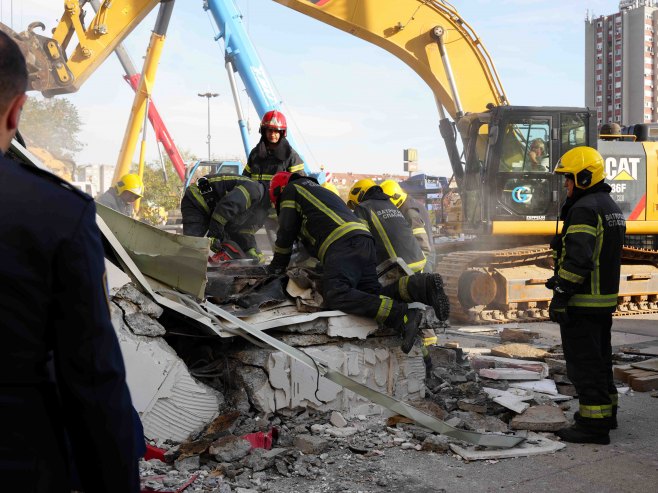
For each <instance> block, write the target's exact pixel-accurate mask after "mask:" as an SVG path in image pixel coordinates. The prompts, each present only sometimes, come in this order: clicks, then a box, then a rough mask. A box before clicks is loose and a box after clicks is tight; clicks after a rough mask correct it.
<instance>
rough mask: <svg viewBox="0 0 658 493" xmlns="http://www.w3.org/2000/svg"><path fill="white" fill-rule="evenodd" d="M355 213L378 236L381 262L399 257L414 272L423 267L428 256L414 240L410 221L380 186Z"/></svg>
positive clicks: (372, 188)
mask: <svg viewBox="0 0 658 493" xmlns="http://www.w3.org/2000/svg"><path fill="white" fill-rule="evenodd" d="M354 213H355V214H356V216H357V217H358V218H359V219H361V220H362V221H363V223H364V224H367V225H368V228H369V229H370V232H371V233H372V235H373V236H374V238H375V246H376V248H377V263H378V264H381V263H382V262H384V261H385V260H387V259H389V258H390V259H394V258H396V257H400V258H401V259H402V260H404V261H405V262H406V263H407V265H408V266H409V268H410V269H411V270H412V271H414V272H420V271H421V270H423V268H424V267H425V262H426V260H425V255H424V254H423V251H422V250H421V249H420V245H419V244H418V242H417V241H416V240H415V239H414V236H413V234H412V232H411V227H410V226H409V223H407V220H406V219H405V218H404V216H403V215H402V211H400V210H399V209H398V208H397V207H396V206H395V205H393V203H392V202H391V200H390V197H389V196H388V195H386V194H385V193H384V192H383V191H382V189H381V187H378V186H374V187H371V188H370V189H369V190H368V191H367V192H366V193H365V195H364V196H363V200H362V201H361V203H359V205H357V206H356V208H355V209H354ZM423 231H425V230H424V229H423Z"/></svg>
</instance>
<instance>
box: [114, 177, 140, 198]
mask: <svg viewBox="0 0 658 493" xmlns="http://www.w3.org/2000/svg"><path fill="white" fill-rule="evenodd" d="M126 191H127V192H131V193H134V194H135V195H137V196H138V197H140V198H141V197H142V194H143V193H144V183H143V182H142V179H141V178H140V177H139V175H136V174H134V173H128V174H127V175H123V176H122V177H121V179H120V180H119V181H118V182H117V193H118V194H119V195H121V194H122V193H123V192H126Z"/></svg>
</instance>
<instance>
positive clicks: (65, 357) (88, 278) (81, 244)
mask: <svg viewBox="0 0 658 493" xmlns="http://www.w3.org/2000/svg"><path fill="white" fill-rule="evenodd" d="M26 88H27V69H26V66H25V60H24V58H23V56H22V54H21V52H20V50H19V48H18V46H16V44H15V43H14V42H13V41H12V40H11V39H10V38H9V37H8V36H7V35H6V34H4V33H2V32H0V183H2V184H3V185H7V186H3V191H2V193H1V194H0V210H2V220H0V313H1V314H2V317H1V319H0V328H1V330H0V479H1V484H2V489H3V491H31V492H64V491H66V492H69V491H71V489H72V484H71V478H70V473H69V470H70V466H71V464H70V462H69V456H70V455H69V451H68V447H67V443H70V447H71V451H72V456H73V458H74V461H75V465H76V468H77V470H78V474H79V476H80V478H79V479H80V480H81V482H82V485H81V486H82V489H83V490H84V491H99V492H100V491H102V492H118V491H122V492H137V491H139V471H138V466H137V464H138V454H137V453H136V444H137V440H136V438H137V437H136V436H135V428H134V426H133V408H132V404H131V400H130V394H129V392H128V387H127V386H126V381H125V369H124V364H123V359H122V356H121V351H120V349H119V343H118V341H117V337H116V334H115V332H114V328H113V327H112V323H111V321H110V311H109V304H108V299H107V294H106V284H105V264H104V258H103V253H102V252H103V245H102V242H101V238H100V233H99V230H98V227H97V226H96V214H95V206H94V201H93V200H92V199H91V197H89V196H87V195H85V194H83V193H82V192H79V191H78V190H76V189H75V188H73V187H71V186H70V185H68V184H67V183H66V182H64V181H62V180H60V179H59V178H57V177H55V176H53V175H51V174H50V173H48V172H46V171H41V170H39V169H36V168H33V167H31V166H29V165H27V164H20V163H18V162H15V161H12V160H10V159H8V158H6V157H5V156H4V154H5V153H6V152H7V151H8V149H9V147H10V143H11V139H12V137H13V136H14V134H15V133H16V129H17V126H18V120H19V116H20V111H21V108H22V106H23V104H24V102H25V99H26V96H25V90H26ZM9 184H10V186H9ZM140 438H142V443H143V437H140Z"/></svg>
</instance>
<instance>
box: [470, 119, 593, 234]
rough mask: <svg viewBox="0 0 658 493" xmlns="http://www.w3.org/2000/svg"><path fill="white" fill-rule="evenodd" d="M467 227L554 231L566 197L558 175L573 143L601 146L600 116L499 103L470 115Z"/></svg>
mask: <svg viewBox="0 0 658 493" xmlns="http://www.w3.org/2000/svg"><path fill="white" fill-rule="evenodd" d="M458 128H459V130H460V132H461V134H462V140H463V142H464V158H465V164H464V168H463V170H464V172H463V176H462V179H461V181H462V183H461V187H460V193H461V195H462V206H463V209H464V211H463V220H464V222H465V224H463V225H462V230H463V231H465V232H471V233H477V234H482V233H484V234H493V235H510V234H517V235H518V234H530V235H532V234H542V235H543V234H550V233H551V231H549V229H551V228H552V229H553V230H554V223H553V222H552V220H555V219H556V217H557V215H558V214H559V210H560V205H561V203H562V202H563V200H564V198H565V191H564V188H563V183H562V180H561V179H560V178H559V177H558V176H556V175H555V174H553V169H555V166H556V164H557V161H558V160H559V158H560V156H562V154H564V153H565V152H566V151H568V150H569V149H571V148H573V147H577V146H582V145H593V146H596V124H595V122H594V115H593V114H592V112H590V111H589V110H588V109H586V108H551V107H545V108H537V107H525V106H499V107H494V108H492V109H491V110H490V111H487V112H484V113H477V114H470V115H469V114H467V115H466V116H464V117H463V118H462V120H461V121H460V122H459V124H458Z"/></svg>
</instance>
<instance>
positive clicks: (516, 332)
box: [500, 328, 539, 342]
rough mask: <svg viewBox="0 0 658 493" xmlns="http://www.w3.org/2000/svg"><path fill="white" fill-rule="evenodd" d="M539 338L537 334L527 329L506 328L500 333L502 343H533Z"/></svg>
mask: <svg viewBox="0 0 658 493" xmlns="http://www.w3.org/2000/svg"><path fill="white" fill-rule="evenodd" d="M537 338H539V334H538V333H537V332H532V331H530V330H526V329H510V328H504V329H503V331H502V332H501V333H500V342H532V341H534V340H535V339H537Z"/></svg>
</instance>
